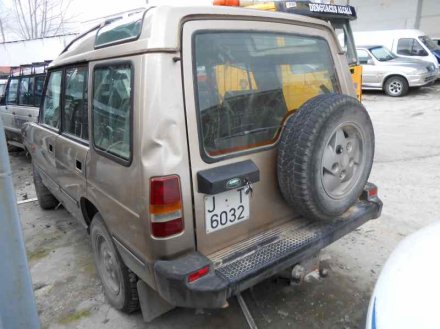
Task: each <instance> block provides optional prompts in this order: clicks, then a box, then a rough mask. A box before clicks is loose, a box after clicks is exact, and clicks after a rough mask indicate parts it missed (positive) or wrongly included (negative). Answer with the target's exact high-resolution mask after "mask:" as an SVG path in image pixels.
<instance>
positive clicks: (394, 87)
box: [384, 75, 409, 97]
mask: <svg viewBox="0 0 440 329" xmlns="http://www.w3.org/2000/svg"><path fill="white" fill-rule="evenodd" d="M408 89H409V87H408V81H406V79H405V78H404V77H401V76H398V75H394V76H392V77H389V78H388V79H386V81H385V84H384V90H385V93H386V94H387V95H389V96H391V97H401V96H405V95H406V94H407V93H408Z"/></svg>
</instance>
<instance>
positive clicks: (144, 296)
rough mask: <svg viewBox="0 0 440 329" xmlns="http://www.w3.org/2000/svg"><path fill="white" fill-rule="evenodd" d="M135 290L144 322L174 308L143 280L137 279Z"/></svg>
mask: <svg viewBox="0 0 440 329" xmlns="http://www.w3.org/2000/svg"><path fill="white" fill-rule="evenodd" d="M137 290H138V295H139V304H140V306H141V311H142V317H143V319H144V321H145V322H151V321H153V320H154V319H156V318H157V317H159V316H161V315H162V314H165V313H167V312H169V311H171V310H172V309H174V306H173V305H171V304H169V303H168V302H167V301H166V300H164V299H163V298H162V297H160V296H159V294H158V293H157V292H156V291H154V290H153V289H151V288H150V286H148V285H147V284H146V283H145V282H144V281H142V280H139V281H138V282H137Z"/></svg>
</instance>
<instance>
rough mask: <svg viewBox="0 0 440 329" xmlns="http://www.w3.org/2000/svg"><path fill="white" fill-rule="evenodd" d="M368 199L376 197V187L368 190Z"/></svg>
mask: <svg viewBox="0 0 440 329" xmlns="http://www.w3.org/2000/svg"><path fill="white" fill-rule="evenodd" d="M368 197H369V198H375V197H377V186H373V187H371V188H369V189H368Z"/></svg>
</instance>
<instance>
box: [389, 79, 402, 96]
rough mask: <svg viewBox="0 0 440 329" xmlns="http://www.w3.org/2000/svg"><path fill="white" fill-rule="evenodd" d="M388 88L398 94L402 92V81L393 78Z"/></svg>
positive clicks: (392, 92)
mask: <svg viewBox="0 0 440 329" xmlns="http://www.w3.org/2000/svg"><path fill="white" fill-rule="evenodd" d="M388 90H389V92H390V93H391V94H393V95H398V94H400V93H401V92H402V83H401V82H400V81H398V80H393V81H392V82H391V83H390V84H389V86H388Z"/></svg>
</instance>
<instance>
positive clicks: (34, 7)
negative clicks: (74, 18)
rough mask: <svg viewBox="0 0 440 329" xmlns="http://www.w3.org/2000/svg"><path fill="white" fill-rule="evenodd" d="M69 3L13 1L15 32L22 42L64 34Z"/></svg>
mask: <svg viewBox="0 0 440 329" xmlns="http://www.w3.org/2000/svg"><path fill="white" fill-rule="evenodd" d="M71 2H72V0H61V1H57V0H13V8H12V9H13V16H15V17H14V21H15V22H16V31H15V32H16V33H17V34H18V35H19V36H20V37H21V38H22V39H24V40H30V39H36V38H42V37H48V36H54V35H57V34H59V33H60V32H64V28H65V25H66V23H67V22H68V21H69V18H68V17H67V16H66V12H67V10H68V9H69V6H70V4H71ZM0 28H1V27H0Z"/></svg>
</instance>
